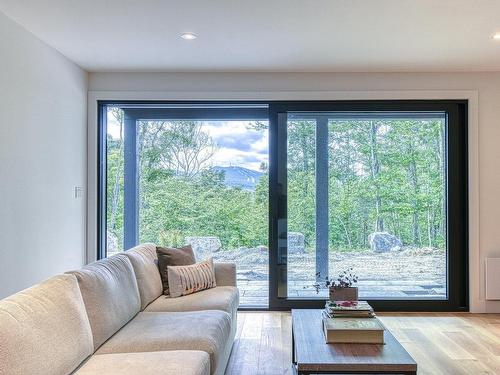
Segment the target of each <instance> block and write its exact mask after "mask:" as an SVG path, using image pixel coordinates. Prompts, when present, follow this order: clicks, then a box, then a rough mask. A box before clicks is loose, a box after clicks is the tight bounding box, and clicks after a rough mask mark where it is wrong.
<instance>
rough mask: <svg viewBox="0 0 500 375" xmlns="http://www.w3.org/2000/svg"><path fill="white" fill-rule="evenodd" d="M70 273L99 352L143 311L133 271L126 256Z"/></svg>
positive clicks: (110, 258)
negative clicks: (79, 291) (81, 298)
mask: <svg viewBox="0 0 500 375" xmlns="http://www.w3.org/2000/svg"><path fill="white" fill-rule="evenodd" d="M69 273H71V274H73V275H75V276H76V278H77V280H78V284H79V285H80V290H81V293H82V297H83V302H84V303H85V308H86V310H87V315H88V317H89V321H90V326H91V328H92V336H93V338H94V350H97V348H99V347H100V346H101V345H102V344H103V343H104V342H105V341H106V340H107V339H109V338H110V337H111V336H112V335H113V334H114V333H115V332H116V331H118V330H119V329H120V328H121V327H123V326H124V325H125V324H127V323H128V322H129V321H130V320H131V319H132V318H133V317H134V316H135V315H136V314H137V313H138V312H139V311H140V308H141V301H140V297H139V290H138V288H137V281H136V278H135V274H134V269H133V268H132V264H131V263H130V260H129V259H128V258H127V257H126V256H124V255H123V254H118V255H114V256H112V257H109V258H106V259H103V260H100V261H97V262H94V263H91V264H88V265H86V266H85V267H83V268H82V269H81V270H78V271H71V272H69Z"/></svg>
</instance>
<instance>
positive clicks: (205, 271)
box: [168, 258, 216, 297]
mask: <svg viewBox="0 0 500 375" xmlns="http://www.w3.org/2000/svg"><path fill="white" fill-rule="evenodd" d="M168 285H169V287H170V297H180V296H185V295H187V294H191V293H196V292H199V291H200V290H205V289H210V288H215V286H216V283H215V271H214V262H213V260H212V258H210V259H207V260H204V261H203V262H199V263H196V264H191V265H189V266H169V267H168Z"/></svg>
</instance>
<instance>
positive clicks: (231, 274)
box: [214, 263, 236, 286]
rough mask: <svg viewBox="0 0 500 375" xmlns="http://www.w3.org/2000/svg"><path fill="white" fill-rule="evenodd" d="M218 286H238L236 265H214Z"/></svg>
mask: <svg viewBox="0 0 500 375" xmlns="http://www.w3.org/2000/svg"><path fill="white" fill-rule="evenodd" d="M214 270H215V282H216V283H217V286H236V264H234V263H214Z"/></svg>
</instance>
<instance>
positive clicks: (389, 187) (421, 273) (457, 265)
mask: <svg viewBox="0 0 500 375" xmlns="http://www.w3.org/2000/svg"><path fill="white" fill-rule="evenodd" d="M273 112H274V120H275V121H276V122H275V124H276V128H275V129H274V132H275V134H276V135H277V137H276V144H275V147H276V149H277V150H278V152H277V153H276V154H275V155H276V159H275V160H276V162H277V164H278V165H277V170H276V175H275V178H276V180H275V181H276V187H277V188H275V189H272V190H271V191H272V192H273V194H274V196H273V197H274V198H271V199H272V200H276V202H277V205H276V206H274V208H275V211H274V217H276V222H275V225H276V227H275V228H276V236H277V238H278V241H276V242H275V245H276V246H277V257H276V258H275V259H276V264H275V266H274V267H275V268H276V274H274V275H273V276H274V277H273V278H274V279H275V280H276V283H277V287H276V292H277V293H276V295H275V296H274V299H273V301H274V303H275V305H276V306H277V307H283V306H303V307H307V306H311V307H312V306H316V305H317V306H320V305H321V304H322V303H323V302H321V301H324V299H325V298H327V296H328V290H327V288H326V287H325V288H320V289H319V291H318V290H317V287H316V286H315V284H316V283H318V282H319V283H320V284H322V283H323V282H324V280H325V279H326V278H331V277H333V278H336V277H338V275H339V274H340V273H342V272H343V271H349V272H351V273H353V274H355V275H357V277H358V283H357V286H358V287H359V296H360V298H361V299H365V300H373V304H374V305H376V306H380V307H382V308H391V307H393V308H398V309H400V308H404V306H408V307H410V306H411V308H412V309H426V308H438V309H439V308H442V309H447V308H449V309H456V308H458V307H462V306H466V305H467V301H466V300H465V297H464V294H463V293H462V292H463V290H464V288H465V280H466V273H465V258H466V248H467V246H466V241H467V236H466V221H467V219H466V216H467V215H466V212H467V211H466V186H467V180H466V160H467V158H466V143H465V142H466V127H465V123H464V117H463V116H464V113H463V111H462V112H461V107H460V105H458V103H437V102H431V103H404V102H401V103H394V102H393V103H390V104H388V103H378V104H377V103H373V102H367V103H360V102H358V103H351V104H349V103H345V102H344V103H342V102H340V103H331V104H318V103H316V104H311V103H302V104H299V103H287V104H279V105H276V106H275V107H272V112H271V113H273ZM455 215H456V216H455ZM315 301H318V302H315Z"/></svg>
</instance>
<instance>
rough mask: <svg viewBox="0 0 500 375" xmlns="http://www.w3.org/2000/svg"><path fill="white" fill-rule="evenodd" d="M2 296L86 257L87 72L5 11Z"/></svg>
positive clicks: (0, 45)
mask: <svg viewBox="0 0 500 375" xmlns="http://www.w3.org/2000/svg"><path fill="white" fill-rule="evenodd" d="M0 90H1V91H0V298H2V297H5V296H7V295H10V294H12V293H14V292H17V291H19V290H21V289H24V288H26V287H29V286H31V285H33V284H34V283H37V282H39V281H41V280H43V279H45V278H47V277H50V276H52V275H54V274H57V273H60V272H64V271H67V270H69V269H74V268H79V267H81V266H82V264H83V263H84V259H85V207H86V206H85V199H84V198H79V199H75V198H74V192H73V191H74V187H75V186H85V183H86V98H87V73H86V72H84V71H83V70H82V69H80V68H79V67H78V66H77V65H75V64H73V63H72V62H70V61H69V60H67V59H66V58H65V57H63V56H62V55H61V54H60V53H58V52H57V51H56V50H54V49H52V48H51V47H49V46H47V45H46V44H44V43H43V42H41V41H40V40H38V39H37V38H36V37H34V36H33V35H32V34H31V33H29V32H28V31H26V30H25V29H23V28H22V27H21V26H19V25H18V24H16V23H14V22H13V21H12V20H10V19H9V18H7V17H6V16H5V15H4V14H3V13H0Z"/></svg>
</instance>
